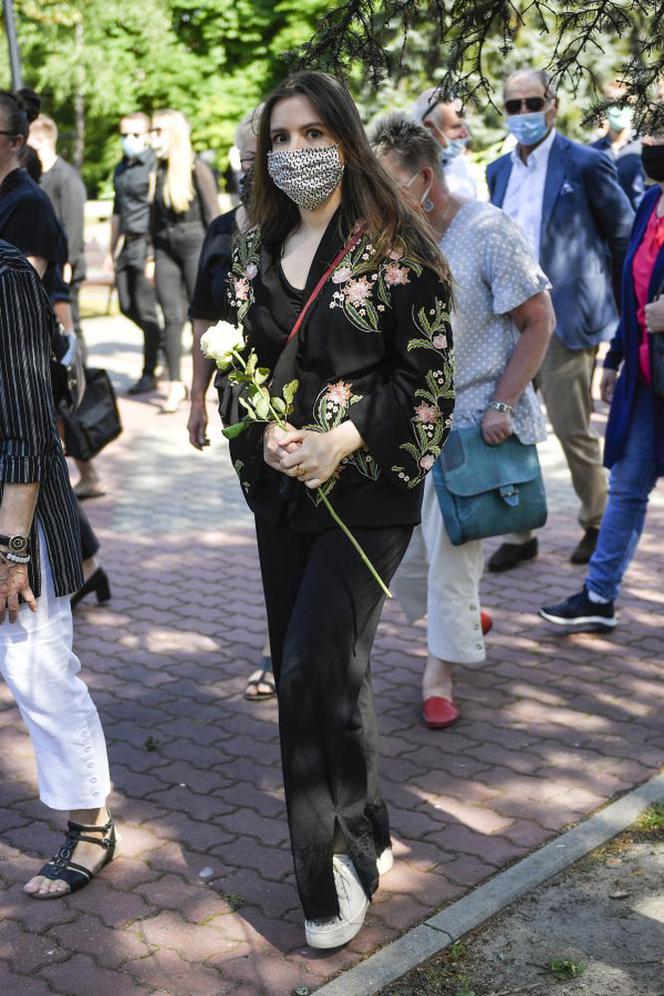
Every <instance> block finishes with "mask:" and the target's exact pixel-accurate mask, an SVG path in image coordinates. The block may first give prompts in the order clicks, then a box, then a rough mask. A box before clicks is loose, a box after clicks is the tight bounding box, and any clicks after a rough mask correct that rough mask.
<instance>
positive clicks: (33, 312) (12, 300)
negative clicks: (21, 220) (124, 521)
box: [0, 240, 83, 596]
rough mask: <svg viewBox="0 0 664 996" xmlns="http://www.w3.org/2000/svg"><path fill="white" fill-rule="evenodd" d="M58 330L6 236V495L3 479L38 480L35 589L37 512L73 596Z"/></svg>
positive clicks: (76, 552)
mask: <svg viewBox="0 0 664 996" xmlns="http://www.w3.org/2000/svg"><path fill="white" fill-rule="evenodd" d="M54 331H55V316H54V314H53V311H52V309H51V306H50V303H49V300H48V297H47V295H46V292H45V291H44V289H43V287H42V285H41V281H40V280H39V277H38V275H37V273H36V272H35V270H34V269H33V268H32V266H30V264H29V263H28V261H27V260H26V258H25V256H24V255H23V254H22V253H21V252H19V250H18V249H15V248H14V246H11V245H9V243H8V242H3V241H1V240H0V501H2V492H3V489H4V486H5V485H7V484H31V483H33V482H35V481H39V485H40V486H39V496H38V500H37V511H36V515H35V521H34V522H33V524H32V529H31V534H30V546H31V552H32V561H31V563H30V584H31V586H32V590H33V592H34V593H35V595H37V596H38V595H39V594H40V562H39V543H38V539H37V519H38V520H39V522H40V524H41V526H42V528H43V531H44V535H45V537H46V546H47V549H48V555H49V559H50V562H51V569H52V571H53V581H54V585H55V593H56V595H68V594H70V593H71V592H73V591H76V590H77V589H78V588H80V587H81V585H82V584H83V575H82V572H81V541H80V534H79V526H78V515H77V511H76V504H75V502H76V499H75V498H74V495H73V492H72V490H71V485H70V483H69V473H68V470H67V463H66V461H65V458H64V454H63V452H62V446H61V444H60V438H59V436H58V431H57V428H56V423H55V409H54V407H53V396H52V391H51V370H50V355H51V341H52V336H53V333H54Z"/></svg>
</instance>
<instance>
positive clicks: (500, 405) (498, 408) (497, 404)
mask: <svg viewBox="0 0 664 996" xmlns="http://www.w3.org/2000/svg"><path fill="white" fill-rule="evenodd" d="M487 408H493V410H494V411H495V412H507V413H508V414H509V415H512V414H513V412H514V405H508V404H507V402H506V401H490V402H489V404H488V405H487Z"/></svg>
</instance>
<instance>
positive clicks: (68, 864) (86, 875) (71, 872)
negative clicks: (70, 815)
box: [28, 813, 117, 899]
mask: <svg viewBox="0 0 664 996" xmlns="http://www.w3.org/2000/svg"><path fill="white" fill-rule="evenodd" d="M108 815H109V820H108V823H104V824H103V825H101V826H92V827H86V826H83V825H82V824H81V823H72V822H71V820H69V821H68V822H67V833H66V836H65V842H64V844H63V845H62V847H61V848H60V850H59V851H58V853H57V854H56V855H55V857H54V858H52V859H51V861H48V862H47V863H46V864H45V865H44V867H43V868H42V869H41V871H39V872H37V874H38V875H42V876H43V877H44V878H49V879H50V880H51V881H52V882H55V881H60V882H66V883H67V885H68V886H69V891H68V892H46V893H41V894H40V893H38V892H29V893H28V895H29V896H32V898H33V899H62V897H63V896H71V894H72V893H73V892H78V890H79V889H82V888H83V887H84V886H86V885H87V884H88V882H91V881H92V879H93V878H94V877H95V875H97V874H98V873H99V872H100V871H101V870H102V868H103V867H104V866H105V865H107V864H108V863H109V862H110V861H112V860H113V857H114V855H115V845H116V843H117V837H116V834H115V824H114V822H113V818H112V817H111V814H110V813H109V814H108ZM91 833H102V834H108V836H105V837H104V839H103V840H98V839H97V838H96V837H90V836H88V834H91ZM82 840H84V841H86V843H88V844H97V845H98V846H99V847H101V848H103V849H104V851H105V852H106V853H105V854H104V860H103V861H102V863H101V864H100V865H99V868H96V869H95V871H90V869H89V868H84V867H83V865H77V864H76V863H75V862H74V861H72V860H71V856H72V854H73V853H74V848H75V847H76V845H77V844H78V843H79V841H82Z"/></svg>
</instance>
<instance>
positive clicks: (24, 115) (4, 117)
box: [0, 90, 110, 605]
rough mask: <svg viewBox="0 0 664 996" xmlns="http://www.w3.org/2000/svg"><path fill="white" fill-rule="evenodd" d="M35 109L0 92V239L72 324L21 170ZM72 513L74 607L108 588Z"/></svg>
mask: <svg viewBox="0 0 664 996" xmlns="http://www.w3.org/2000/svg"><path fill="white" fill-rule="evenodd" d="M39 107H40V101H39V98H38V97H37V94H35V93H33V91H32V90H21V91H20V92H19V93H17V94H12V93H7V92H5V91H0V239H3V240H4V241H5V242H9V243H11V245H14V246H16V248H17V249H20V250H21V252H22V253H23V254H24V255H25V256H27V258H28V260H29V262H30V263H31V264H32V266H34V268H35V270H36V271H37V273H38V274H39V276H40V277H41V279H42V283H43V284H44V288H45V289H46V291H47V292H48V295H49V297H50V299H51V303H52V304H53V305H54V307H57V306H58V305H66V306H67V307H66V311H67V312H68V313H69V316H70V318H71V312H70V310H69V307H68V306H69V292H68V287H67V285H66V284H65V282H64V280H63V278H62V265H63V263H64V262H66V260H67V239H66V236H65V233H64V230H63V229H62V226H61V225H60V223H59V222H58V219H57V218H56V216H55V212H54V210H53V205H52V204H51V202H50V200H49V198H48V197H47V195H46V194H45V193H44V191H43V190H42V189H41V187H40V186H39V184H38V183H37V182H35V180H34V179H33V177H32V176H30V175H29V174H28V171H27V170H26V169H25V166H24V164H25V162H26V155H25V144H26V142H27V138H28V135H29V132H30V122H31V121H34V119H35V118H36V117H37V115H38V114H39ZM61 314H62V313H61ZM61 314H59V315H58V317H59V318H60V317H61ZM72 328H73V323H72ZM66 348H67V347H66V346H65V343H64V341H63V339H59V340H58V341H57V342H55V343H54V349H55V351H56V356H57V355H58V351H59V352H60V354H61V355H64V353H66ZM76 508H77V511H78V517H79V525H80V530H81V549H82V558H83V574H84V578H85V583H84V585H83V588H81V589H80V591H79V592H76V593H75V594H74V595H73V596H72V604H73V605H76V604H77V603H78V602H79V601H80V599H81V598H83V597H84V596H85V595H86V594H89V593H91V592H94V593H95V594H96V595H97V599H98V600H99V601H106V600H107V599H108V598H110V587H109V580H108V576H107V574H106V572H105V571H104V569H103V567H100V565H99V564H98V563H97V561H96V554H97V553H98V551H99V541H98V539H97V537H96V536H95V534H94V531H93V529H92V526H91V525H90V523H89V521H88V519H87V517H86V515H85V513H84V512H83V509H82V508H81V507H80V504H79V502H78V501H77V502H76Z"/></svg>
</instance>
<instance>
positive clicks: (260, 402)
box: [254, 394, 270, 419]
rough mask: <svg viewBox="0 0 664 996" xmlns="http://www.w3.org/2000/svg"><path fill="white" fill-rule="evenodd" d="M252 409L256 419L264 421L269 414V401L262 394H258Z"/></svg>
mask: <svg viewBox="0 0 664 996" xmlns="http://www.w3.org/2000/svg"><path fill="white" fill-rule="evenodd" d="M254 409H255V411H256V415H257V416H258V418H260V419H266V418H267V417H268V415H269V414H270V399H269V398H266V397H265V395H264V394H259V395H258V396H257V397H256V400H255V401H254Z"/></svg>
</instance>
